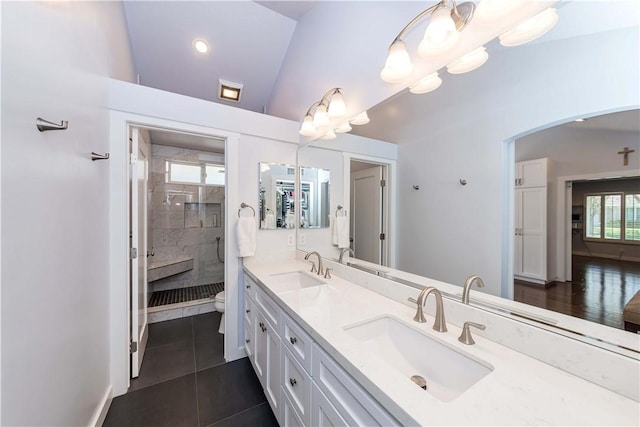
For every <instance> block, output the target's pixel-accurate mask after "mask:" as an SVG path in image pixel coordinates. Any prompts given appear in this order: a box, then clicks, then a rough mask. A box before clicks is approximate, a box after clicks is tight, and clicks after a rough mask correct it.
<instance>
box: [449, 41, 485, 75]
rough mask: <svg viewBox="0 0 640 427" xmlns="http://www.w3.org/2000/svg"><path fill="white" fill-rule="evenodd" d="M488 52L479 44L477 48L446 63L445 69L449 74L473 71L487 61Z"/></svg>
mask: <svg viewBox="0 0 640 427" xmlns="http://www.w3.org/2000/svg"><path fill="white" fill-rule="evenodd" d="M487 59H489V54H488V53H487V50H486V49H485V48H484V46H480V47H479V48H477V49H474V50H472V51H471V52H469V53H467V54H466V55H464V56H463V57H462V58H459V59H456V60H455V61H453V62H452V63H451V64H449V65H447V71H448V72H449V73H451V74H462V73H468V72H469V71H473V70H475V69H476V68H479V67H480V66H482V64H484V63H485V62H487Z"/></svg>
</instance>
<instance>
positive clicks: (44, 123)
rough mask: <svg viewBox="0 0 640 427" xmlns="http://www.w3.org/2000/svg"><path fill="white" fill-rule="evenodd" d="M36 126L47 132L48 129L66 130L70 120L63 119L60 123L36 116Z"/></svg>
mask: <svg viewBox="0 0 640 427" xmlns="http://www.w3.org/2000/svg"><path fill="white" fill-rule="evenodd" d="M36 127H37V128H38V130H39V131H40V132H45V131H48V130H66V129H67V128H68V127H69V122H68V121H66V120H62V121H61V122H60V124H58V123H53V122H50V121H48V120H45V119H43V118H42V117H38V118H36Z"/></svg>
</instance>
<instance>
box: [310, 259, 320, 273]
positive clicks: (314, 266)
mask: <svg viewBox="0 0 640 427" xmlns="http://www.w3.org/2000/svg"><path fill="white" fill-rule="evenodd" d="M309 262H310V263H311V272H312V273H316V272H317V271H318V269H317V268H316V263H315V262H313V261H309Z"/></svg>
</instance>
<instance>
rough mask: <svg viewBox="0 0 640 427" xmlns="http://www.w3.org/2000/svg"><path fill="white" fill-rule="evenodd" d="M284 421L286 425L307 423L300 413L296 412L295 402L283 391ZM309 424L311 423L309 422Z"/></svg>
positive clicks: (295, 426)
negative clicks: (303, 420)
mask: <svg viewBox="0 0 640 427" xmlns="http://www.w3.org/2000/svg"><path fill="white" fill-rule="evenodd" d="M281 419H282V423H283V425H284V426H286V427H304V426H305V423H303V422H302V420H301V419H300V415H298V413H297V412H296V410H295V409H294V407H293V404H292V403H291V401H290V400H289V396H287V394H286V393H285V392H284V390H283V391H282V417H281ZM307 425H309V424H307Z"/></svg>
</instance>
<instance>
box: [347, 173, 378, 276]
mask: <svg viewBox="0 0 640 427" xmlns="http://www.w3.org/2000/svg"><path fill="white" fill-rule="evenodd" d="M382 169H383V168H382V166H374V167H372V168H368V169H364V170H361V171H358V172H353V173H352V174H351V227H350V229H351V241H352V243H351V248H352V249H353V252H354V253H355V257H356V258H358V259H362V260H365V261H369V262H372V263H375V264H382V263H383V257H382V255H383V254H382V247H383V242H382V239H381V236H382V233H383V228H382V226H383V224H382V189H383V187H382V184H381V183H382V179H383V171H382Z"/></svg>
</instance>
